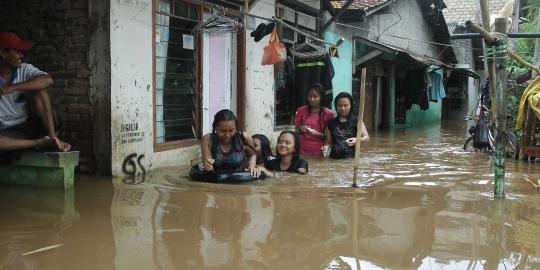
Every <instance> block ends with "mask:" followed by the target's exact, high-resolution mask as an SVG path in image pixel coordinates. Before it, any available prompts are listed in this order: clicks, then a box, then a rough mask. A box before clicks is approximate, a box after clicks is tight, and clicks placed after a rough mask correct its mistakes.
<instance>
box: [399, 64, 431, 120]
mask: <svg viewBox="0 0 540 270" xmlns="http://www.w3.org/2000/svg"><path fill="white" fill-rule="evenodd" d="M403 97H404V101H403V104H404V107H405V109H406V110H410V109H411V107H412V105H413V104H418V105H419V106H420V109H422V110H424V111H425V110H427V109H429V102H428V94H427V88H426V76H425V73H424V72H423V71H422V70H418V69H408V70H407V71H406V72H405V93H404V95H403Z"/></svg>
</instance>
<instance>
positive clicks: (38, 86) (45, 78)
mask: <svg viewBox="0 0 540 270" xmlns="http://www.w3.org/2000/svg"><path fill="white" fill-rule="evenodd" d="M52 84H53V79H52V78H51V76H49V75H47V74H42V75H38V76H36V77H34V78H32V79H30V80H28V81H25V82H21V83H16V84H12V85H4V86H0V95H7V94H10V93H13V92H15V91H41V90H43V89H47V88H48V87H49V86H51V85H52Z"/></svg>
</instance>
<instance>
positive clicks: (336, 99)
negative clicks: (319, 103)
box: [334, 92, 354, 120]
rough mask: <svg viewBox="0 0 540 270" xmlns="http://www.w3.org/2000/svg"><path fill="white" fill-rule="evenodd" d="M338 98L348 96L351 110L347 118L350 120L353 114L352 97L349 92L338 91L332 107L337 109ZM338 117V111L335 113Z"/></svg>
mask: <svg viewBox="0 0 540 270" xmlns="http://www.w3.org/2000/svg"><path fill="white" fill-rule="evenodd" d="M340 98H348V99H349V102H350V103H351V111H350V112H349V115H347V120H350V119H351V117H352V116H353V106H354V101H353V97H352V95H351V94H349V93H347V92H340V93H339V94H338V95H337V96H336V98H334V108H335V109H336V111H337V102H338V100H339V99H340ZM337 114H338V115H337V116H338V117H339V116H340V115H339V112H338V113H337Z"/></svg>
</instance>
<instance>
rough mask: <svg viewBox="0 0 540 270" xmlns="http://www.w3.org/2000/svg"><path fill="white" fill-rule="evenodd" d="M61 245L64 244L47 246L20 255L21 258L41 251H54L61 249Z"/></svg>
mask: <svg viewBox="0 0 540 270" xmlns="http://www.w3.org/2000/svg"><path fill="white" fill-rule="evenodd" d="M63 245H64V244H59V245H52V246H48V247H44V248H40V249H36V250H32V251H29V252H25V253H23V254H22V255H23V256H28V255H32V254H34V253H39V252H43V251H47V250H51V249H55V248H57V247H61V246H63Z"/></svg>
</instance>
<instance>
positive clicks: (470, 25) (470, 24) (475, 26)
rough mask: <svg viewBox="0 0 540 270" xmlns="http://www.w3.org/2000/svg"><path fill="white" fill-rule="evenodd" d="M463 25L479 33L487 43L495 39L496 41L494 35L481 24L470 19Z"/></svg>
mask: <svg viewBox="0 0 540 270" xmlns="http://www.w3.org/2000/svg"><path fill="white" fill-rule="evenodd" d="M488 20H489V19H488ZM465 26H467V27H468V28H471V30H473V31H474V32H477V33H480V35H482V37H483V38H484V40H485V41H486V42H487V43H489V44H492V43H494V42H495V41H497V39H496V38H495V37H493V36H492V35H491V34H490V33H489V32H488V31H487V30H486V29H484V28H483V27H482V26H480V25H478V24H475V23H473V22H471V21H466V22H465Z"/></svg>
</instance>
